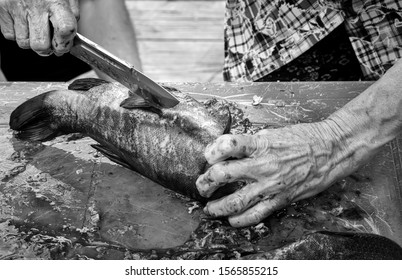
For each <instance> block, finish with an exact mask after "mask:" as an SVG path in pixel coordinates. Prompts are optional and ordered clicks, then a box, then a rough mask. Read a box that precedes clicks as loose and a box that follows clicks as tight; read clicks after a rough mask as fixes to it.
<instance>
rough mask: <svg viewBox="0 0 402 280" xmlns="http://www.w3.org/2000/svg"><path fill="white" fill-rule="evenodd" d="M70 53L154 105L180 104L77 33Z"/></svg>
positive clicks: (136, 71) (135, 71)
mask: <svg viewBox="0 0 402 280" xmlns="http://www.w3.org/2000/svg"><path fill="white" fill-rule="evenodd" d="M70 53H71V54H72V55H74V56H75V57H77V58H79V59H80V60H82V61H84V62H86V63H87V64H89V65H90V66H92V67H95V68H97V69H99V70H100V71H102V72H103V73H105V74H107V75H108V76H110V77H111V78H113V79H115V80H116V81H118V82H119V83H121V84H122V85H124V86H126V87H127V88H129V89H130V90H131V91H132V92H135V93H138V94H140V95H141V96H142V97H143V98H144V99H146V100H148V101H150V102H151V103H153V104H155V103H156V104H157V105H158V106H161V107H164V108H171V107H174V106H175V105H177V104H178V103H179V101H178V100H177V99H176V97H174V96H173V95H172V94H171V93H170V92H168V91H167V90H166V89H164V88H163V87H162V86H160V85H159V84H157V83H156V82H154V81H153V80H151V79H150V78H148V77H147V76H145V75H144V74H143V73H141V72H140V71H138V70H136V69H135V68H134V67H133V66H132V65H130V64H129V63H127V62H125V61H123V60H121V59H120V58H118V57H116V56H114V55H113V54H111V53H110V52H108V51H106V50H105V49H103V48H102V47H101V46H99V45H98V44H96V43H94V42H92V41H91V40H89V39H88V38H85V37H84V36H82V35H81V34H78V33H77V35H76V37H75V38H74V45H73V47H72V48H71V50H70ZM138 89H139V90H138Z"/></svg>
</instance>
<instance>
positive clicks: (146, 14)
mask: <svg viewBox="0 0 402 280" xmlns="http://www.w3.org/2000/svg"><path fill="white" fill-rule="evenodd" d="M127 6H128V9H129V12H130V16H131V19H132V21H133V23H134V26H135V29H136V33H137V37H138V46H139V52H140V55H141V60H142V63H143V68H144V72H145V73H146V74H148V75H149V76H150V77H152V78H153V79H155V80H157V81H160V82H166V81H169V82H211V81H214V82H219V81H222V74H221V72H222V67H223V59H224V54H223V51H224V50H223V47H224V46H223V18H224V17H223V16H224V1H129V2H127Z"/></svg>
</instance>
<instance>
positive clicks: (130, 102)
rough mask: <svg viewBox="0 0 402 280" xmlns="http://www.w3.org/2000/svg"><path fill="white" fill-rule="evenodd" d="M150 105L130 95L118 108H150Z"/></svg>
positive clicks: (137, 96) (134, 95) (142, 99)
mask: <svg viewBox="0 0 402 280" xmlns="http://www.w3.org/2000/svg"><path fill="white" fill-rule="evenodd" d="M152 106H153V105H152V103H151V102H149V101H148V100H146V99H145V98H143V97H141V96H139V95H137V94H133V93H131V94H130V96H129V97H128V98H126V99H124V100H123V101H122V102H121V103H120V107H122V108H125V109H138V108H149V107H152Z"/></svg>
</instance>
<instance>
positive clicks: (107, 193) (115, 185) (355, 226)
mask: <svg viewBox="0 0 402 280" xmlns="http://www.w3.org/2000/svg"><path fill="white" fill-rule="evenodd" d="M370 84H371V83H369V82H339V83H333V82H328V83H279V82H278V83H258V84H257V83H244V84H227V83H214V84H198V83H180V84H176V83H171V84H169V83H166V85H168V86H173V87H176V88H178V89H180V90H182V91H184V92H188V93H190V94H191V95H192V96H194V97H195V98H197V99H199V100H207V99H210V98H212V97H218V98H225V99H227V100H230V101H234V102H237V103H238V104H240V107H241V108H242V109H243V111H244V113H245V117H247V118H249V119H250V120H251V121H252V122H254V123H260V124H261V123H270V124H278V125H284V124H293V123H298V122H313V121H319V120H322V119H324V118H325V117H327V116H328V115H329V114H331V113H332V112H333V111H335V110H336V109H338V108H341V107H342V106H343V105H344V104H346V103H347V102H348V101H349V100H351V99H352V98H354V97H355V96H357V95H358V94H359V93H361V92H362V91H363V90H364V89H365V88H367V87H368V86H369V85H370ZM66 86H67V85H66V84H63V83H45V82H42V83H0V179H1V183H0V205H1V208H0V258H20V257H25V258H39V257H40V258H63V257H66V256H65V254H66V253H65V251H63V250H64V249H63V248H65V247H66V246H70V245H71V244H73V245H74V244H80V248H81V249H77V250H75V251H74V254H75V256H77V255H81V256H82V255H85V256H87V257H93V258H97V257H96V256H94V255H93V254H92V255H91V254H90V253H88V251H85V250H84V249H85V248H90V247H91V246H92V247H93V246H95V247H96V246H102V244H103V245H107V246H109V247H108V248H110V246H116V247H119V248H120V250H119V252H120V253H121V252H122V250H121V248H126V249H127V250H138V249H150V248H170V247H173V246H177V245H180V244H182V243H184V242H185V241H186V240H187V239H188V238H189V236H190V235H191V233H192V232H194V230H195V229H196V228H197V227H198V225H199V224H200V221H202V220H203V218H204V215H203V213H202V211H201V210H200V209H202V206H200V205H198V203H196V202H194V201H191V200H189V199H186V198H183V197H181V196H179V195H176V194H175V193H173V192H171V191H168V190H166V189H164V188H162V187H161V186H159V185H157V184H156V183H154V182H152V181H150V180H148V179H147V178H144V177H142V176H141V175H139V174H136V173H135V172H132V171H130V170H127V169H125V168H123V167H120V166H117V165H116V164H114V163H111V162H110V161H108V160H107V159H106V158H104V157H102V156H100V155H98V154H97V153H96V152H95V151H94V150H93V149H92V148H91V147H90V146H89V144H90V143H93V140H91V139H89V138H80V137H78V138H74V137H70V136H66V137H60V138H57V139H56V140H54V141H51V142H49V143H45V144H44V145H42V144H32V143H31V144H29V143H24V142H21V141H18V140H16V139H15V138H13V137H12V132H11V131H10V130H9V126H8V121H9V116H10V113H11V112H12V110H13V109H15V108H16V106H17V105H19V104H20V103H22V102H23V101H25V100H26V99H28V98H30V97H32V96H34V95H37V94H40V93H42V92H45V91H48V90H51V89H61V88H66ZM254 95H258V96H261V97H263V100H262V103H261V104H260V105H258V106H252V105H251V102H252V99H253V96H254ZM401 156H402V154H401V137H399V138H398V139H396V140H394V141H392V142H391V143H389V144H387V145H386V146H384V148H383V149H382V150H381V152H380V153H379V154H378V155H377V156H376V157H375V158H374V159H373V160H372V161H371V162H370V163H368V164H367V165H366V166H365V167H363V168H361V169H360V170H359V171H358V172H356V173H355V174H353V175H352V176H349V177H348V178H346V179H344V180H341V181H339V182H337V183H336V184H335V185H334V186H332V187H331V188H330V189H329V190H328V191H325V192H324V193H323V194H320V195H318V196H317V197H315V198H312V199H309V200H306V201H305V202H301V204H300V203H298V204H293V205H291V206H289V207H288V208H287V209H285V210H284V211H279V212H278V213H277V214H276V215H274V216H273V217H271V218H269V219H267V220H266V221H265V226H266V228H267V236H268V237H269V238H265V239H261V241H259V242H257V245H259V246H262V247H263V248H268V249H269V248H273V247H275V246H276V247H277V246H279V245H280V242H285V241H288V240H294V239H295V238H298V237H300V236H301V235H302V234H303V233H305V232H308V231H311V230H322V229H330V230H342V231H362V232H374V233H378V234H381V235H384V236H387V237H389V238H391V239H393V240H394V241H396V242H398V243H399V244H400V245H402V195H401V192H402V182H401V179H402V169H401ZM303 203H304V204H303ZM309 219H310V220H309ZM311 219H313V220H314V222H311ZM306 221H307V222H306ZM250 228H251V229H256V228H255V227H250ZM259 228H261V225H260V226H259ZM233 230H234V229H233ZM243 230H244V229H243ZM27 236H28V237H29V238H28V239H27ZM35 238H36V239H35ZM27 240H29V241H27ZM35 240H36V242H35ZM38 240H39V241H38ZM82 240H85V242H83V241H82ZM88 240H90V241H88ZM46 242H48V243H52V244H59V245H60V246H59V247H57V248H58V249H57V250H59V251H57V250H56V251H55V249H54V248H55V247H54V246H53V247H52V248H53V249H52V250H53V251H52V250H50V249H49V248H48V247H46V246H45V245H44V244H47V243H46ZM234 242H235V241H234ZM15 244H18V246H17V245H15ZM92 247H91V248H92ZM76 248H77V246H76ZM38 250H39V251H40V250H42V251H40V252H39V251H38ZM79 250H81V251H79ZM38 252H39V253H38ZM63 252H64V253H63ZM77 252H80V253H77ZM63 254H64V255H63ZM102 256H105V254H103V255H102ZM124 256H125V255H124V254H123V253H121V254H114V255H113V254H109V255H108V257H107V258H123V257H124ZM69 257H71V254H70V255H69ZM98 258H102V257H99V256H98ZM103 258H106V257H103Z"/></svg>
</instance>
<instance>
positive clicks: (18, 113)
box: [10, 91, 65, 141]
mask: <svg viewBox="0 0 402 280" xmlns="http://www.w3.org/2000/svg"><path fill="white" fill-rule="evenodd" d="M55 92H56V91H49V92H46V93H43V94H40V95H38V96H35V97H33V98H31V99H29V100H27V101H26V102H24V103H22V104H21V105H20V106H18V107H17V108H16V109H15V110H14V111H13V112H12V113H11V116H10V128H11V129H13V130H14V131H16V133H15V136H16V137H17V138H18V139H20V140H30V141H48V140H51V139H53V138H55V137H57V136H59V135H62V134H65V133H63V131H61V130H60V129H59V127H58V126H57V125H55V123H54V122H52V114H51V110H50V109H49V108H48V106H47V105H46V102H45V100H46V98H47V97H48V96H49V95H51V94H53V93H55Z"/></svg>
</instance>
